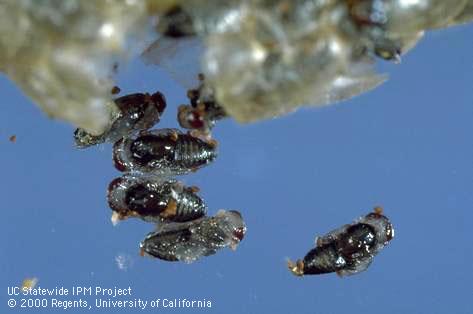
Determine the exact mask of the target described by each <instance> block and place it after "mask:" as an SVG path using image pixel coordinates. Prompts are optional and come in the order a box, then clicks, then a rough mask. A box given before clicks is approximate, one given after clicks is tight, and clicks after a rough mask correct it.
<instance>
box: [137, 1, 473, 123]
mask: <svg viewBox="0 0 473 314" xmlns="http://www.w3.org/2000/svg"><path fill="white" fill-rule="evenodd" d="M175 4H176V5H177V6H178V7H179V10H176V9H174V11H172V13H169V14H164V15H163V16H162V17H161V19H160V21H159V23H158V25H159V27H158V29H159V30H160V31H161V32H163V35H164V36H163V37H162V38H160V39H158V40H157V41H156V42H155V44H154V45H153V46H152V47H150V49H148V50H147V51H145V53H144V58H145V59H146V60H147V61H148V62H154V63H157V64H159V65H163V66H164V67H165V68H166V69H167V70H169V71H170V72H171V73H172V75H173V76H174V77H176V72H178V71H176V67H172V65H173V64H178V63H179V62H181V61H182V60H183V59H184V58H183V55H184V54H185V53H187V54H191V53H192V54H194V60H193V61H192V62H187V63H188V64H194V65H195V64H199V63H200V64H201V66H202V67H201V69H202V72H203V73H204V74H205V77H206V81H207V82H208V83H209V85H210V86H211V87H212V88H213V89H214V90H215V95H216V99H217V101H218V102H219V103H220V104H221V105H222V106H223V107H224V109H225V111H226V113H227V114H228V115H230V116H233V117H234V118H235V119H236V120H238V121H240V122H251V121H257V120H260V119H263V118H271V117H276V116H280V115H282V114H285V113H288V112H291V111H293V110H295V109H297V108H298V107H300V106H303V105H311V106H321V105H327V104H331V103H334V102H338V101H341V100H344V99H348V98H350V97H353V96H356V95H358V94H361V93H363V92H365V91H369V90H371V89H373V88H375V87H377V86H378V85H380V84H381V83H382V82H384V81H385V80H386V76H385V75H380V74H378V73H376V72H375V71H374V67H373V64H374V62H375V60H376V59H375V57H380V58H382V59H386V60H392V61H399V59H400V56H401V55H402V54H404V53H406V52H407V51H408V50H410V49H411V48H412V47H414V46H415V45H416V43H417V42H418V41H419V40H420V39H421V38H422V36H423V34H424V31H425V30H430V29H436V28H443V27H447V26H451V25H455V24H460V23H465V22H469V21H470V20H471V19H472V18H473V16H472V15H473V7H472V4H471V1H468V0H452V1H443V0H392V1H383V0H354V1H348V0H323V1H314V0H295V1H289V0H273V1H269V0H247V1H231V2H226V1H216V0H215V1H214V0H209V1H198V0H190V1H175ZM172 17H173V18H174V20H173V19H172ZM176 17H178V18H176ZM166 30H167V32H166ZM167 33H168V34H169V36H168V37H171V39H169V38H168V37H166V34H167ZM173 41H174V43H173ZM192 41H195V42H200V43H201V44H202V45H203V46H204V48H203V51H204V52H203V57H202V58H201V59H200V60H199V59H198V57H197V56H195V55H196V54H197V53H196V51H197V50H193V49H192V48H191V46H190V44H191V43H192ZM182 42H185V43H186V44H185V45H182V44H181V43H182ZM180 45H181V46H182V48H183V49H182V50H184V52H183V51H180V49H179V46H180ZM196 46H197V44H196ZM177 56H179V57H177ZM170 60H171V61H170ZM172 60H174V61H172ZM191 69H192V67H186V68H185V72H187V78H188V77H189V76H191V77H192V75H194V73H191V74H189V72H191ZM185 75H186V74H184V75H183V76H185ZM178 80H179V81H181V82H184V83H186V82H185V81H186V80H184V79H182V78H178Z"/></svg>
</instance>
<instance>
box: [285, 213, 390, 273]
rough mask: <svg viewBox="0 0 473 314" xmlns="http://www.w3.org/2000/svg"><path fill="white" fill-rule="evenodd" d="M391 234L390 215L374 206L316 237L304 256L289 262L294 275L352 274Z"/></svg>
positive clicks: (362, 265)
mask: <svg viewBox="0 0 473 314" xmlns="http://www.w3.org/2000/svg"><path fill="white" fill-rule="evenodd" d="M393 237H394V229H393V226H392V224H391V223H390V222H389V219H388V218H387V217H386V216H384V215H383V214H382V208H381V207H376V208H375V209H374V211H373V212H372V213H369V214H368V215H366V216H364V217H361V218H359V219H358V220H356V221H355V222H354V223H352V224H348V225H344V226H343V227H341V228H338V229H335V230H333V231H331V232H329V233H328V234H326V235H324V236H323V237H317V238H316V246H315V248H313V249H312V250H310V251H309V253H307V255H306V256H305V257H304V259H303V260H297V262H296V263H293V262H291V261H289V262H288V267H289V270H290V271H291V272H292V273H293V274H294V275H296V276H303V275H318V274H326V273H332V272H336V273H337V274H338V275H339V276H348V275H354V274H357V273H359V272H362V271H364V270H366V269H367V268H368V266H369V265H370V264H371V262H372V261H373V257H374V256H375V255H376V254H378V253H379V251H381V249H383V248H384V246H386V245H387V244H388V243H389V241H391V240H392V238H393Z"/></svg>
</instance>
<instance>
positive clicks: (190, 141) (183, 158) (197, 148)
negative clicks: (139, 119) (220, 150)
mask: <svg viewBox="0 0 473 314" xmlns="http://www.w3.org/2000/svg"><path fill="white" fill-rule="evenodd" d="M216 157H217V148H216V142H215V141H208V142H207V141H204V140H202V139H200V138H197V137H194V136H192V135H190V134H183V133H182V132H180V131H179V130H177V129H161V130H152V131H147V132H141V133H140V134H139V135H138V136H134V137H131V138H126V139H122V140H120V141H118V142H117V143H115V145H114V148H113V159H114V163H115V167H116V168H117V169H118V170H120V171H124V172H140V173H154V174H156V173H157V174H166V175H179V174H185V173H188V172H191V171H196V170H197V169H199V168H201V167H204V166H206V165H207V164H209V163H211V162H212V161H213V160H214V159H215V158H216Z"/></svg>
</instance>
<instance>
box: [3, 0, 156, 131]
mask: <svg viewBox="0 0 473 314" xmlns="http://www.w3.org/2000/svg"><path fill="white" fill-rule="evenodd" d="M145 17H147V15H146V8H145V5H144V4H143V2H141V1H126V0H114V1H111V0H104V1H81V0H44V1H37V0H3V1H1V2H0V25H1V26H0V70H1V71H2V72H4V73H5V74H6V75H7V76H8V77H9V78H10V79H12V80H13V81H14V82H15V83H16V84H17V85H18V86H19V87H20V88H21V89H22V90H23V92H24V93H25V94H27V95H28V96H29V97H30V98H31V99H32V100H33V101H34V102H35V103H36V104H38V105H39V106H40V107H41V109H42V110H43V111H44V112H46V113H47V114H48V115H49V116H50V117H53V118H58V119H63V120H66V121H69V122H71V123H73V124H75V125H76V126H80V127H83V128H84V129H86V130H88V131H90V132H91V133H94V134H99V133H101V132H102V131H103V130H104V129H105V128H106V127H107V125H108V123H109V120H110V117H111V115H112V113H111V111H113V108H110V106H111V105H112V106H113V103H112V102H111V95H110V89H111V88H112V86H113V81H112V75H113V71H114V67H115V66H116V64H117V63H118V62H119V61H121V60H122V59H124V58H126V57H127V54H128V53H129V52H130V50H129V49H128V48H129V41H128V38H131V37H133V38H139V37H140V36H142V35H143V34H144V33H145V31H147V27H146V25H147V24H146V23H145V22H146V18H145Z"/></svg>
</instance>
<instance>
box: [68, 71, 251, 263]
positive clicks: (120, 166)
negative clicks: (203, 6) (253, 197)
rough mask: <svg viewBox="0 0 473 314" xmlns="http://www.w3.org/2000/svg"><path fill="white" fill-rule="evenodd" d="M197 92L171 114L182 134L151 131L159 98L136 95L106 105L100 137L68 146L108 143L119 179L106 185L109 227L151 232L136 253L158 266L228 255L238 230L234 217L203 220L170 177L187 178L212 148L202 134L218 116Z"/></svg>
mask: <svg viewBox="0 0 473 314" xmlns="http://www.w3.org/2000/svg"><path fill="white" fill-rule="evenodd" d="M210 93H211V91H207V92H206V91H205V87H204V82H203V78H202V81H201V84H200V86H199V88H198V89H196V90H190V91H189V92H188V98H189V100H190V103H191V104H190V105H183V106H181V107H180V109H179V113H178V120H179V123H180V124H181V125H182V126H183V127H185V128H188V129H190V131H189V132H188V133H183V132H181V131H180V130H178V129H151V128H152V127H153V126H154V125H155V124H156V123H158V122H159V120H160V118H161V116H162V114H163V112H164V109H165V108H166V99H165V97H164V95H162V94H161V93H160V92H156V93H154V94H148V93H144V94H143V93H137V94H130V95H126V96H122V97H119V98H117V99H115V100H114V102H115V104H116V108H117V109H116V110H115V112H114V113H113V114H112V118H111V122H110V125H109V127H108V128H107V130H106V131H105V132H104V133H103V134H100V135H92V134H89V133H87V132H86V131H85V130H83V129H77V130H76V131H75V133H74V138H75V142H76V146H77V147H79V148H85V147H90V146H92V145H96V144H99V143H103V142H113V143H114V145H113V161H114V165H115V168H116V169H117V170H119V171H121V172H123V173H124V174H123V175H122V176H121V177H119V178H115V179H114V180H112V182H111V183H110V184H109V187H108V193H107V199H108V204H109V206H110V208H111V209H112V223H114V224H116V223H118V222H119V221H121V220H125V219H127V218H140V219H142V220H144V221H147V222H151V223H155V224H156V225H157V227H156V230H155V231H153V232H151V233H149V234H148V235H147V236H146V237H145V239H144V240H143V241H142V242H141V243H140V248H141V254H142V255H149V256H154V257H157V258H159V259H162V260H166V261H183V262H187V263H190V262H193V261H195V260H196V259H198V258H200V257H202V256H208V255H212V254H215V253H216V252H217V251H218V250H219V249H221V248H224V247H230V248H232V249H236V247H237V245H238V244H239V243H240V241H241V240H242V239H243V237H244V235H245V232H246V226H245V223H244V221H243V219H242V216H241V214H240V213H239V212H238V211H235V210H220V211H218V212H217V214H216V215H215V216H213V217H208V216H207V205H206V204H205V202H204V200H203V199H202V198H201V197H200V196H199V195H198V194H197V193H198V191H199V189H198V188H197V187H186V186H184V184H183V183H182V182H179V181H178V180H176V179H175V178H174V177H175V176H176V175H184V174H188V173H190V172H195V171H197V170H198V169H199V168H201V167H204V166H206V165H208V164H209V163H211V162H212V161H213V160H214V159H215V158H216V157H217V142H216V141H215V140H213V139H212V138H211V135H210V130H211V128H212V127H213V126H214V124H215V121H216V120H218V119H220V118H223V117H224V116H225V114H224V113H223V111H221V112H220V111H219V110H220V107H219V106H218V104H217V103H216V102H215V101H214V100H213V98H212V96H211V95H210Z"/></svg>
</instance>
